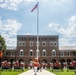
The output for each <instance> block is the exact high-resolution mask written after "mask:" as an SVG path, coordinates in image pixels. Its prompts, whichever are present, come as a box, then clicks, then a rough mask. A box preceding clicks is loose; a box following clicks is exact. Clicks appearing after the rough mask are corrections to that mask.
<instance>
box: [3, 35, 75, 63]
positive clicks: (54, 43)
mask: <svg viewBox="0 0 76 75" xmlns="http://www.w3.org/2000/svg"><path fill="white" fill-rule="evenodd" d="M38 46H39V50H38V56H39V59H40V62H44V63H50V62H55V61H61V62H65V61H66V62H70V61H72V60H73V59H74V60H76V54H75V50H76V46H59V36H58V35H39V42H38ZM36 55H37V36H36V35H17V47H7V52H6V53H5V56H4V57H3V60H6V59H7V60H8V61H11V62H12V61H13V60H15V61H16V60H18V61H24V62H25V63H28V62H29V61H32V60H33V59H34V58H35V57H36Z"/></svg>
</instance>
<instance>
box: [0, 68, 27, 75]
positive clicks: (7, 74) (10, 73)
mask: <svg viewBox="0 0 76 75" xmlns="http://www.w3.org/2000/svg"><path fill="white" fill-rule="evenodd" d="M26 71H27V69H25V71H24V72H26ZM22 72H23V71H22V70H19V71H8V70H7V71H1V75H18V74H20V73H22Z"/></svg>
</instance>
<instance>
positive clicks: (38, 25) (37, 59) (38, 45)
mask: <svg viewBox="0 0 76 75" xmlns="http://www.w3.org/2000/svg"><path fill="white" fill-rule="evenodd" d="M37 4H38V7H37V60H38V57H39V55H38V54H39V53H38V52H39V2H37Z"/></svg>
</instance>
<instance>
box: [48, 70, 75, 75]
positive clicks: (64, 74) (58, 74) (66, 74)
mask: <svg viewBox="0 0 76 75" xmlns="http://www.w3.org/2000/svg"><path fill="white" fill-rule="evenodd" d="M48 71H50V72H52V71H51V70H50V69H48ZM53 73H54V74H56V75H74V74H75V73H74V71H73V70H69V71H67V70H64V71H63V72H62V71H61V70H54V71H53Z"/></svg>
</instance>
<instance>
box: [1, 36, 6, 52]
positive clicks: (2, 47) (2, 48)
mask: <svg viewBox="0 0 76 75" xmlns="http://www.w3.org/2000/svg"><path fill="white" fill-rule="evenodd" d="M1 50H6V44H5V39H4V38H3V37H2V36H1V35H0V51H1Z"/></svg>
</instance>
